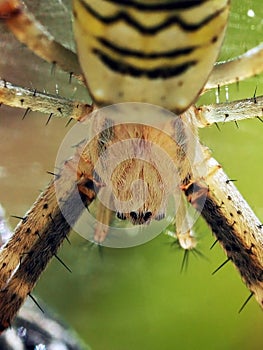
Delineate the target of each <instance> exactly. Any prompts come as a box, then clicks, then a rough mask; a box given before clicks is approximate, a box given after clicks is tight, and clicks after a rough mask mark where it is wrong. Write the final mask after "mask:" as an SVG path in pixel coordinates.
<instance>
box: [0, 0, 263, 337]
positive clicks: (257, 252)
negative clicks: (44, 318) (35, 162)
mask: <svg viewBox="0 0 263 350" xmlns="http://www.w3.org/2000/svg"><path fill="white" fill-rule="evenodd" d="M104 3H105V4H104V5H105V6H101V4H100V2H93V1H89V0H74V1H73V17H74V33H75V40H76V46H77V53H78V55H76V54H75V53H74V52H73V51H71V50H69V49H66V48H65V47H64V46H63V45H61V44H59V43H58V42H56V41H55V39H54V38H53V36H52V35H51V34H50V33H49V32H48V31H47V30H46V29H45V28H44V27H43V26H42V25H41V24H40V23H39V22H38V21H37V20H36V19H35V18H34V16H33V15H32V14H31V13H30V12H29V11H28V10H27V8H26V7H25V6H24V4H23V3H22V2H21V1H19V0H1V1H0V19H1V20H2V21H3V22H4V25H6V26H7V27H8V29H9V30H10V31H12V33H13V34H14V35H15V36H16V37H17V39H18V40H19V41H20V42H22V43H23V44H25V45H27V46H28V47H29V48H30V49H31V50H32V51H33V52H34V53H35V54H37V55H38V56H40V57H41V58H43V59H44V60H46V61H47V62H49V63H51V64H53V65H56V66H58V67H60V68H62V69H63V70H65V71H66V72H68V73H69V74H70V77H72V76H74V77H76V78H77V79H79V81H80V83H84V84H85V86H86V87H87V88H88V90H89V92H90V95H91V96H92V99H93V104H87V103H82V102H80V101H76V100H71V99H65V98H62V97H60V96H58V95H57V94H56V95H51V94H47V93H40V92H38V91H35V90H33V91H31V90H29V89H26V88H22V87H20V86H16V85H13V84H12V83H11V82H8V81H5V80H4V79H1V80H0V102H1V103H3V104H6V105H8V106H12V107H20V108H23V109H25V115H26V114H27V113H28V112H29V111H34V110H37V111H40V112H43V113H46V114H48V115H49V118H48V121H47V123H48V122H49V120H50V118H51V117H52V118H53V117H58V118H64V117H65V118H69V120H71V119H74V120H76V121H77V123H76V124H75V125H74V126H73V127H72V128H71V129H70V131H69V132H68V134H67V135H66V137H65V138H64V140H63V142H62V143H61V147H60V149H59V152H58V156H57V161H56V170H55V172H54V177H53V180H52V181H51V182H50V184H49V185H48V186H47V188H46V189H45V190H44V191H43V192H42V193H41V195H40V196H39V197H38V199H37V200H36V202H35V203H34V204H33V206H32V208H31V209H30V210H29V211H28V212H27V213H26V214H25V216H24V217H23V219H22V221H20V223H19V224H18V225H17V227H16V229H15V232H14V235H13V236H12V238H11V239H10V240H9V241H8V242H7V243H6V244H5V245H4V246H3V248H2V249H1V252H0V332H1V331H4V330H5V329H6V328H8V327H9V326H10V325H11V323H12V321H13V319H14V317H15V315H16V313H17V311H18V309H19V308H20V306H21V305H22V304H23V302H24V300H25V299H26V297H27V295H28V294H29V293H30V292H31V291H32V289H33V288H34V286H35V284H36V282H37V280H38V278H39V276H40V274H41V273H42V271H43V270H44V269H45V267H46V265H47V264H48V262H49V261H50V259H51V258H52V257H53V256H55V257H57V255H56V254H57V250H58V248H59V246H60V245H61V243H62V242H63V240H64V239H67V236H68V234H69V232H70V230H71V229H72V228H73V229H74V230H75V231H76V232H78V233H80V234H81V235H82V236H84V237H85V238H86V239H89V240H90V241H93V242H94V243H96V244H98V245H105V246H109V247H130V246H135V245H139V244H142V243H145V242H147V241H149V240H150V239H152V238H154V237H155V236H156V235H158V234H159V233H161V232H162V231H164V230H165V229H166V227H167V226H168V225H169V224H171V223H175V229H174V232H172V235H173V236H174V237H175V238H177V240H178V242H179V244H180V246H181V247H182V248H183V249H184V250H185V256H184V260H183V265H182V269H183V268H184V266H186V264H187V259H188V252H189V251H193V252H194V253H196V254H197V255H200V252H199V251H198V250H197V249H196V244H197V241H196V238H195V235H194V233H193V229H192V228H193V225H194V223H195V221H196V220H197V218H198V216H200V215H201V216H202V217H203V218H204V219H205V221H206V222H207V224H208V225H209V226H210V228H211V230H212V232H213V234H214V235H215V237H216V239H217V241H218V242H219V243H220V244H221V246H222V247H223V249H224V250H225V252H226V255H227V260H229V261H232V262H233V264H234V265H235V266H236V268H237V270H238V272H239V273H240V275H241V277H242V279H243V281H244V283H245V284H246V286H247V287H248V289H249V290H250V291H251V293H252V294H253V295H254V296H255V299H256V300H257V302H258V303H259V305H260V306H261V307H263V254H262V245H263V235H262V225H261V222H260V221H259V219H258V218H257V217H256V216H255V214H254V213H253V211H252V209H251V208H250V207H249V205H248V204H247V203H246V201H245V200H244V199H243V197H242V195H241V194H240V193H239V192H238V190H237V189H236V187H235V185H234V183H233V181H230V180H229V177H228V176H227V175H226V174H225V172H224V170H223V169H222V167H221V165H220V164H219V163H218V162H217V161H216V160H215V159H214V158H213V157H212V155H211V152H210V150H209V149H208V148H207V147H205V146H204V145H203V144H202V143H201V141H200V139H199V135H198V129H199V128H204V127H207V126H209V125H211V124H216V125H217V123H219V122H223V123H226V122H230V121H234V122H235V123H237V122H238V121H239V120H242V119H247V118H255V117H259V118H260V117H261V116H262V114H263V113H262V111H263V109H262V104H263V97H262V96H261V97H257V98H256V99H255V98H252V99H247V100H243V101H235V102H229V103H227V104H226V103H216V104H215V105H207V106H205V105H204V106H198V107H197V106H196V105H195V102H196V100H197V98H198V97H199V96H200V95H201V94H202V93H204V92H205V91H207V90H209V89H212V88H217V87H218V86H223V85H227V84H230V83H233V82H236V81H237V80H243V79H246V78H247V77H250V76H253V75H255V74H257V73H260V72H261V71H262V61H263V59H262V54H263V46H262V45H259V46H257V47H255V48H254V49H253V50H250V51H248V52H246V53H245V54H243V55H241V56H239V57H238V58H236V59H233V60H230V61H228V62H222V63H220V64H216V65H215V66H214V64H215V62H216V59H217V57H218V54H219V52H220V48H221V44H222V41H223V38H224V33H225V30H226V27H227V22H228V15H229V8H230V1H229V0H220V1H214V0H209V1H199V2H198V4H197V3H196V2H194V1H189V2H185V3H183V2H181V1H179V2H177V1H175V2H171V1H165V2H164V1H156V2H154V3H149V2H147V1H140V2H138V1H135V0H131V1H127V2H123V3H121V4H120V2H119V1H115V0H111V1H108V2H107V3H106V2H104ZM209 5H213V6H209ZM144 14H146V15H145V16H144ZM123 26H125V31H124V32H123ZM171 37H172V38H174V37H176V38H177V40H170V38H171ZM146 39H147V40H146ZM145 43H147V45H145ZM259 63H260V64H259ZM193 76H194V77H195V78H194V79H193ZM25 115H24V116H25ZM73 145H75V146H74V147H73ZM94 203H96V205H97V208H98V209H97V212H96V213H95V214H94V212H92V206H93V205H94ZM116 217H117V219H116ZM89 220H91V221H89ZM90 222H91V224H90ZM116 222H117V224H120V222H124V223H125V225H124V226H118V225H117V227H116V228H115V226H116ZM126 223H127V226H126ZM91 226H93V230H91ZM25 252H26V254H25Z"/></svg>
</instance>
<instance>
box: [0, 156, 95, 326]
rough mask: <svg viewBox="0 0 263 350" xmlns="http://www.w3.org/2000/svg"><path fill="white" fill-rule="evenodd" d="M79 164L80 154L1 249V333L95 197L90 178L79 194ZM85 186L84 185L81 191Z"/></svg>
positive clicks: (34, 205)
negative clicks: (83, 189)
mask: <svg viewBox="0 0 263 350" xmlns="http://www.w3.org/2000/svg"><path fill="white" fill-rule="evenodd" d="M78 164H79V155H78V154H76V156H75V157H73V158H71V159H70V160H68V161H66V162H65V165H64V167H63V169H62V170H61V172H60V173H59V174H58V175H56V176H55V177H54V180H53V181H52V182H51V183H50V184H49V186H48V187H47V189H46V190H45V191H44V192H43V193H42V194H41V195H40V197H39V198H38V199H37V200H36V202H35V203H34V204H33V206H32V208H31V209H30V210H29V211H28V213H27V214H26V215H25V217H24V218H23V220H22V221H21V222H20V223H19V224H18V226H17V227H16V229H15V232H14V234H13V236H12V237H11V239H10V240H9V241H8V242H7V243H6V244H5V245H4V246H3V247H2V249H1V255H0V276H1V279H0V310H1V314H0V332H2V331H3V330H5V329H6V328H7V327H9V326H10V324H11V322H12V320H13V319H14V317H15V315H16V313H17V311H18V309H19V308H20V306H21V305H22V304H23V302H24V301H25V299H26V297H27V295H28V294H29V293H30V292H31V290H32V289H33V287H34V285H35V284H36V282H37V280H38V278H39V276H40V274H41V273H42V271H43V270H44V269H45V267H46V266H47V264H48V262H49V261H50V259H51V258H52V257H53V256H54V255H55V254H56V252H57V250H58V248H59V246H60V245H61V243H62V242H63V240H64V239H65V238H66V237H67V235H68V233H69V231H70V229H71V227H72V225H74V223H75V222H76V221H77V219H78V218H79V216H80V215H81V213H82V212H83V209H84V208H85V206H88V205H89V204H90V203H91V202H92V201H93V200H94V198H95V196H96V192H95V190H94V187H93V185H92V181H91V180H90V179H89V178H88V177H87V178H86V184H85V185H86V191H85V194H84V193H83V191H79V182H78V181H76V180H74V179H76V171H75V169H78ZM85 185H84V181H82V184H81V186H82V188H83V187H84V186H85ZM57 189H60V190H59V191H57ZM80 198H81V200H79V199H80ZM65 217H66V219H65Z"/></svg>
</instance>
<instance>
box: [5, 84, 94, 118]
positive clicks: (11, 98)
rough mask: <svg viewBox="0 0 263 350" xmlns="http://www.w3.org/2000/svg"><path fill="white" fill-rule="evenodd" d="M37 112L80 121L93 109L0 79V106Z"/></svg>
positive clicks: (78, 102) (80, 103) (77, 102)
mask: <svg viewBox="0 0 263 350" xmlns="http://www.w3.org/2000/svg"><path fill="white" fill-rule="evenodd" d="M2 103H3V104H5V105H7V106H11V107H18V108H23V109H26V110H30V111H38V112H41V113H45V114H49V115H52V116H54V117H58V118H70V117H71V118H73V119H76V120H80V119H82V118H83V117H84V116H86V115H87V114H89V113H91V112H92V110H93V107H92V106H91V105H88V104H85V103H82V102H80V101H73V100H69V99H66V98H62V97H60V96H57V95H50V94H47V93H41V92H38V91H32V90H29V89H25V88H22V87H19V86H15V85H12V84H11V83H9V82H7V81H5V80H2V79H0V104H2Z"/></svg>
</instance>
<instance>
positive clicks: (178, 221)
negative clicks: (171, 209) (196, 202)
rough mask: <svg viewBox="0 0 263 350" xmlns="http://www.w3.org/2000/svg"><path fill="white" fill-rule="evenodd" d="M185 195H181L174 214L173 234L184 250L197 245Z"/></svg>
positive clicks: (191, 215)
mask: <svg viewBox="0 0 263 350" xmlns="http://www.w3.org/2000/svg"><path fill="white" fill-rule="evenodd" d="M187 204H188V203H187V202H186V200H185V197H184V196H183V195H182V196H181V202H180V205H179V208H178V210H177V212H176V216H175V227H176V232H175V236H176V237H177V239H178V242H179V244H180V246H181V248H183V249H184V250H192V249H195V247H196V245H197V241H196V238H195V236H194V232H193V230H192V227H193V217H194V216H193V213H190V212H189V206H188V205H187Z"/></svg>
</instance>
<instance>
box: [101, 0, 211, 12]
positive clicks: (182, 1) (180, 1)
mask: <svg viewBox="0 0 263 350" xmlns="http://www.w3.org/2000/svg"><path fill="white" fill-rule="evenodd" d="M207 1H208V0H188V1H186V0H177V1H170V2H166V1H162V0H161V1H160V2H159V3H158V2H156V3H155V4H154V3H153V4H149V3H142V2H137V1H133V0H125V1H123V0H108V2H111V3H113V4H118V5H120V6H122V7H124V6H126V7H131V8H135V9H136V10H140V11H158V12H159V11H167V10H173V11H175V10H186V9H189V8H192V7H196V6H199V5H202V4H204V3H205V2H207Z"/></svg>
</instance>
